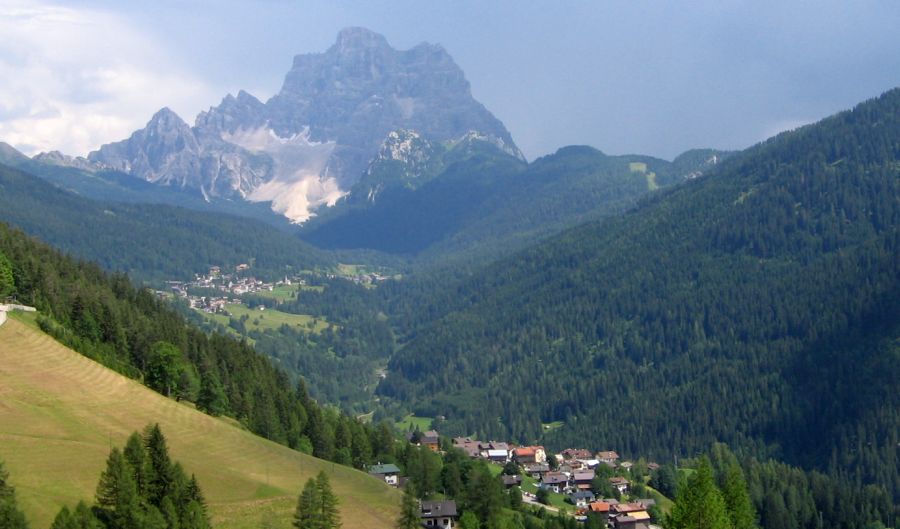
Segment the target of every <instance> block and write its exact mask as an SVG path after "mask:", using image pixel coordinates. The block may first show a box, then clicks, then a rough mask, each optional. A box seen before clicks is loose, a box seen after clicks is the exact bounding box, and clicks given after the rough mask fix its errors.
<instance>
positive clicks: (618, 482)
mask: <svg viewBox="0 0 900 529" xmlns="http://www.w3.org/2000/svg"><path fill="white" fill-rule="evenodd" d="M609 484H610V485H612V486H613V487H615V488H616V490H618V491H619V494H625V493H626V492H628V486H629V485H630V484H631V483H630V482H629V481H628V480H627V479H625V478H623V477H620V476H615V477H612V478H609Z"/></svg>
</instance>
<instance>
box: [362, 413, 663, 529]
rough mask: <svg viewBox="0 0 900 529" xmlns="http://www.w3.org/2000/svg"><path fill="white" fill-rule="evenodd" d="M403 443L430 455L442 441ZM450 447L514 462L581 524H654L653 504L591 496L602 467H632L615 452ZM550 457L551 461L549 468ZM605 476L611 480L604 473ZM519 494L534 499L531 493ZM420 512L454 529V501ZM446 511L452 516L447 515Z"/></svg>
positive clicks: (466, 440) (459, 443)
mask: <svg viewBox="0 0 900 529" xmlns="http://www.w3.org/2000/svg"><path fill="white" fill-rule="evenodd" d="M407 440H408V441H410V442H412V443H415V444H418V445H419V446H424V447H427V448H429V449H430V450H432V451H435V452H438V451H440V437H439V435H438V433H437V432H436V431H433V430H430V431H427V432H424V433H421V432H416V433H415V434H410V435H408V436H407ZM451 442H452V445H453V446H454V447H455V448H458V449H460V450H462V451H463V452H465V453H466V454H468V456H469V457H472V458H478V459H484V460H486V461H489V462H491V463H495V464H498V465H505V464H507V463H509V462H513V463H515V464H516V465H517V466H518V467H519V468H520V469H521V472H522V473H523V474H526V475H528V476H530V477H531V478H532V479H534V480H535V481H536V485H537V486H538V487H539V488H542V489H546V490H548V491H552V492H554V493H557V494H563V495H566V497H567V499H568V501H569V502H570V503H572V504H573V505H574V506H575V508H576V510H575V517H576V518H577V519H579V520H585V519H586V518H587V516H588V515H589V514H593V515H595V516H600V517H601V518H602V519H603V520H604V521H605V522H606V524H607V527H609V528H610V529H651V523H652V522H653V520H652V517H651V515H650V513H649V511H648V510H649V509H650V508H651V507H652V506H654V505H655V504H656V500H654V499H637V500H634V501H631V502H620V501H619V500H618V499H616V498H598V497H596V496H595V494H594V491H593V485H594V480H595V479H596V477H597V475H598V472H597V470H598V468H599V467H600V466H601V465H603V466H604V467H608V468H612V469H620V470H625V471H629V470H630V469H631V467H632V466H633V464H632V463H631V462H628V461H619V454H617V453H616V452H615V451H612V450H607V451H601V452H591V451H590V450H586V449H581V448H567V449H566V450H563V451H562V452H560V453H558V454H549V455H548V454H547V451H546V450H545V449H544V447H543V446H514V445H511V444H509V443H506V442H502V441H478V440H475V439H472V438H470V437H456V438H454V439H452V441H451ZM549 458H552V460H553V463H554V464H553V465H551V463H550V461H551V460H550V459H549ZM647 467H648V469H649V470H655V469H657V468H659V465H657V464H655V463H649V464H648V465H647ZM369 473H370V474H372V475H373V476H375V477H377V478H379V479H382V480H384V481H385V482H386V483H388V484H389V485H392V486H395V487H397V486H402V485H403V481H404V478H402V477H401V475H400V469H399V468H398V467H397V466H396V465H392V464H391V465H375V466H373V467H371V468H370V469H369ZM604 474H605V475H607V476H608V475H609V473H608V472H604ZM501 479H502V480H503V484H504V486H505V487H506V488H511V487H514V486H521V484H522V477H521V475H503V476H501ZM606 479H607V481H608V482H609V485H610V486H611V487H612V488H614V489H616V490H617V491H618V492H619V494H620V495H624V494H628V493H629V491H630V486H631V482H630V481H629V480H628V479H627V478H625V477H622V476H612V477H607V478H606ZM523 494H524V495H525V496H526V497H530V498H534V495H533V494H531V493H530V492H523ZM532 502H533V500H532ZM426 507H427V508H428V514H427V515H426V511H425V509H426ZM422 509H423V511H422V520H423V524H424V525H425V526H426V527H441V528H452V527H453V523H454V521H455V520H456V514H455V513H456V504H455V503H454V502H452V501H444V502H422ZM450 512H452V513H454V514H453V515H450V514H448V513H450ZM432 515H433V516H432ZM653 527H655V526H653Z"/></svg>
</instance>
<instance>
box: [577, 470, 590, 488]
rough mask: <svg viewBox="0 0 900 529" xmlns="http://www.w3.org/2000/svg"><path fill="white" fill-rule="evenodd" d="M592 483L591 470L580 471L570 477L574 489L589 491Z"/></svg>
mask: <svg viewBox="0 0 900 529" xmlns="http://www.w3.org/2000/svg"><path fill="white" fill-rule="evenodd" d="M592 481H594V471H593V470H580V471H578V472H575V473H574V474H573V475H572V482H573V483H574V484H575V488H577V489H581V490H587V489H590V488H591V482H592Z"/></svg>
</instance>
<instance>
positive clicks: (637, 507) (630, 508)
mask: <svg viewBox="0 0 900 529" xmlns="http://www.w3.org/2000/svg"><path fill="white" fill-rule="evenodd" d="M645 510H647V508H646V507H644V506H643V505H641V504H640V503H637V502H632V503H620V504H618V505H614V506H613V507H612V512H614V513H616V514H631V513H633V512H640V511H645Z"/></svg>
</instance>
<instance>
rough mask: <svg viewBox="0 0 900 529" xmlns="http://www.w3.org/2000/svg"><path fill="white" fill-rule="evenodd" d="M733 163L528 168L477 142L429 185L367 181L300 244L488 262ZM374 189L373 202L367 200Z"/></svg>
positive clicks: (692, 156) (574, 150)
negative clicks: (717, 165)
mask: <svg viewBox="0 0 900 529" xmlns="http://www.w3.org/2000/svg"><path fill="white" fill-rule="evenodd" d="M476 143H481V142H476ZM728 155H729V153H724V152H720V151H712V150H702V151H690V152H689V153H686V154H685V155H684V156H682V157H679V158H678V159H676V160H675V161H674V162H668V161H666V160H661V159H658V158H653V157H650V156H637V155H627V156H608V155H606V154H604V153H602V152H600V151H598V150H597V149H594V148H592V147H586V146H571V147H564V148H562V149H559V150H558V151H557V152H556V153H553V154H551V155H547V156H544V157H542V158H539V159H537V160H535V161H533V162H532V163H530V164H525V163H523V162H521V161H520V160H518V159H516V158H513V157H511V156H509V155H508V154H506V153H503V152H501V151H499V150H498V149H495V148H493V147H492V146H489V145H487V144H481V145H480V146H479V148H477V149H473V150H471V152H467V153H466V155H465V156H456V157H454V158H452V159H450V160H442V163H443V165H441V170H440V171H437V174H434V175H429V176H428V177H427V178H426V177H425V176H422V177H421V180H424V181H425V182H424V183H421V182H418V181H416V180H419V179H420V178H416V179H406V180H404V181H401V182H399V183H398V182H395V181H394V180H395V179H396V176H394V177H391V176H390V174H388V175H386V176H384V177H383V178H382V180H384V181H385V182H386V183H379V182H368V181H364V182H362V183H361V184H360V185H363V186H364V187H363V188H362V189H360V188H359V186H357V188H354V190H353V192H352V194H351V195H350V197H349V198H347V199H345V200H344V201H343V202H339V203H338V205H337V206H336V207H335V208H333V210H332V211H325V212H322V216H321V217H320V218H316V219H313V220H312V221H311V222H309V223H308V224H307V225H306V226H304V227H303V229H302V231H301V237H303V238H304V239H306V240H308V241H310V242H312V243H314V244H317V245H319V246H322V247H325V248H371V249H376V250H380V251H384V252H389V253H394V254H401V255H410V256H416V259H417V260H418V261H419V262H424V263H428V264H430V265H435V264H438V265H440V264H444V263H445V261H447V260H450V261H452V262H454V263H459V262H462V263H466V262H470V261H475V262H480V263H484V262H487V261H488V260H491V259H496V258H498V257H501V256H504V255H508V254H509V253H511V252H513V251H516V250H520V249H522V248H525V247H527V246H528V245H530V244H533V243H534V242H536V241H538V240H540V239H541V238H543V237H547V236H550V235H553V234H556V233H559V232H560V231H562V230H564V229H566V228H568V227H572V226H575V225H578V224H580V223H583V222H586V221H588V220H594V219H598V218H603V217H606V216H610V215H615V214H618V213H621V212H622V211H624V210H625V209H626V208H628V207H630V206H632V205H633V204H634V203H635V201H636V200H637V199H638V198H639V197H641V196H643V195H645V194H647V193H649V192H650V191H653V190H655V189H657V188H662V187H665V186H668V185H671V184H674V183H676V182H678V181H680V180H682V179H683V178H684V177H685V176H687V175H689V174H691V173H692V172H695V171H700V170H706V169H707V167H708V166H709V165H710V163H711V162H710V160H711V159H719V158H722V157H724V156H728ZM389 167H393V166H389ZM397 170H398V169H396V168H393V171H397ZM389 173H390V172H389ZM413 184H415V185H413ZM374 191H377V193H375V194H374V196H373V197H372V198H371V200H365V199H364V198H363V197H366V196H369V195H367V194H364V193H367V192H374ZM361 194H362V197H359V196H358V195H361Z"/></svg>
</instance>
